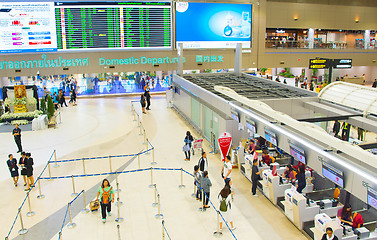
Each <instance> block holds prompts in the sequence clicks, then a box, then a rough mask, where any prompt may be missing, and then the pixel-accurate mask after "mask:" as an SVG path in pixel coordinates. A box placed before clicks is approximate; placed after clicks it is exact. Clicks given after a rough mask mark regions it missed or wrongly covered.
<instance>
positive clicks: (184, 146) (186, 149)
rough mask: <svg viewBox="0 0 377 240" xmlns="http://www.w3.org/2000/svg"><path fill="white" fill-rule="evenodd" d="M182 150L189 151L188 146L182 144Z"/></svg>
mask: <svg viewBox="0 0 377 240" xmlns="http://www.w3.org/2000/svg"><path fill="white" fill-rule="evenodd" d="M182 151H184V152H186V151H190V146H189V145H188V144H185V145H183V148H182Z"/></svg>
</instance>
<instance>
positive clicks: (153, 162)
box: [151, 147, 157, 165]
mask: <svg viewBox="0 0 377 240" xmlns="http://www.w3.org/2000/svg"><path fill="white" fill-rule="evenodd" d="M156 164H157V163H156V162H155V161H154V147H152V162H151V165H156Z"/></svg>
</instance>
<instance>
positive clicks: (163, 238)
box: [161, 220, 165, 240]
mask: <svg viewBox="0 0 377 240" xmlns="http://www.w3.org/2000/svg"><path fill="white" fill-rule="evenodd" d="M164 222H165V221H164V220H162V222H161V227H162V240H165V229H164Z"/></svg>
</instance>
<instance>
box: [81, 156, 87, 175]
mask: <svg viewBox="0 0 377 240" xmlns="http://www.w3.org/2000/svg"><path fill="white" fill-rule="evenodd" d="M82 170H83V172H84V175H86V171H85V158H82Z"/></svg>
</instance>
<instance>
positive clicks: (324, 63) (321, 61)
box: [309, 58, 331, 69]
mask: <svg viewBox="0 0 377 240" xmlns="http://www.w3.org/2000/svg"><path fill="white" fill-rule="evenodd" d="M330 65H331V59H327V58H316V59H310V61H309V68H310V69H324V68H329V67H330Z"/></svg>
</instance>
